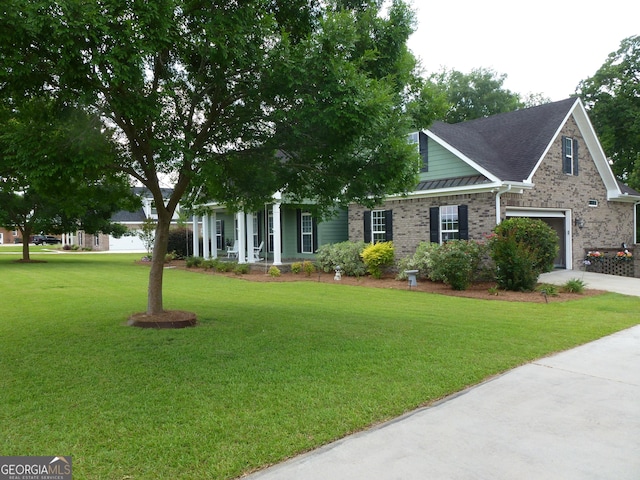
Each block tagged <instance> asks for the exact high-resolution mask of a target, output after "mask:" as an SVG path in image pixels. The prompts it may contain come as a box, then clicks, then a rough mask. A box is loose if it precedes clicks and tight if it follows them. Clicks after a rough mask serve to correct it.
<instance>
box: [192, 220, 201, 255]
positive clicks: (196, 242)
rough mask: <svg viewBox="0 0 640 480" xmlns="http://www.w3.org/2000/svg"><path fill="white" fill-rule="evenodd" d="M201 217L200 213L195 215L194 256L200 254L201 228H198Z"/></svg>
mask: <svg viewBox="0 0 640 480" xmlns="http://www.w3.org/2000/svg"><path fill="white" fill-rule="evenodd" d="M199 221H200V219H199V218H198V215H194V216H193V256H194V257H199V256H200V229H199V228H198V227H199V225H198V222H199Z"/></svg>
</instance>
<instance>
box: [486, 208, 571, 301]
mask: <svg viewBox="0 0 640 480" xmlns="http://www.w3.org/2000/svg"><path fill="white" fill-rule="evenodd" d="M494 233H495V235H494V236H493V237H492V238H491V239H490V243H489V245H490V249H491V258H493V260H494V261H495V263H496V280H497V282H498V285H500V287H502V288H504V289H506V290H514V291H531V290H533V289H534V288H535V286H536V283H537V282H538V277H539V276H540V274H541V273H544V272H550V271H551V270H552V269H553V260H554V259H555V257H556V255H557V253H558V248H559V247H558V235H557V234H556V232H555V231H554V230H553V229H552V228H551V227H550V226H549V225H547V224H546V223H544V222H543V221H542V220H536V219H532V218H525V217H522V218H520V217H518V218H509V219H507V220H504V221H503V222H502V223H501V224H500V225H498V226H497V227H496V228H495V229H494Z"/></svg>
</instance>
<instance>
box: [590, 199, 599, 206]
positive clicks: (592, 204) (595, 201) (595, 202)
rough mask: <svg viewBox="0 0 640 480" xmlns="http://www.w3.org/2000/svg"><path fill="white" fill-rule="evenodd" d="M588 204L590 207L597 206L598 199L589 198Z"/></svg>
mask: <svg viewBox="0 0 640 480" xmlns="http://www.w3.org/2000/svg"><path fill="white" fill-rule="evenodd" d="M589 206H590V207H597V206H598V200H596V199H594V198H592V199H591V200H589Z"/></svg>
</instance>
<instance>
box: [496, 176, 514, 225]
mask: <svg viewBox="0 0 640 480" xmlns="http://www.w3.org/2000/svg"><path fill="white" fill-rule="evenodd" d="M510 190H511V185H507V188H506V189H505V190H500V189H498V191H497V192H496V225H500V206H501V205H500V197H501V196H502V194H503V193H507V192H508V191H510Z"/></svg>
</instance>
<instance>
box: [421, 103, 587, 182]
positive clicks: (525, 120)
mask: <svg viewBox="0 0 640 480" xmlns="http://www.w3.org/2000/svg"><path fill="white" fill-rule="evenodd" d="M576 101H577V99H575V98H569V99H566V100H561V101H559V102H553V103H547V104H544V105H540V106H537V107H531V108H527V109H523V110H516V111H513V112H508V113H501V114H498V115H493V116H491V117H486V118H479V119H477V120H470V121H468V122H462V123H456V124H447V123H443V122H436V123H434V124H433V125H432V126H431V128H430V129H429V130H430V131H431V132H433V133H434V134H435V135H437V136H438V137H440V138H441V139H442V140H444V141H445V142H447V143H448V144H449V145H451V146H452V147H454V148H455V149H457V150H459V151H460V152H461V153H463V154H464V155H465V156H467V157H468V158H469V159H471V160H472V161H474V162H475V163H477V164H478V165H480V166H481V167H483V168H484V169H486V170H487V171H489V172H490V173H492V174H493V175H495V176H496V177H498V178H499V179H500V180H507V181H515V182H521V181H523V180H524V179H526V178H528V177H529V175H530V174H531V172H532V170H533V168H534V167H535V166H536V164H537V162H538V160H539V159H540V158H541V157H542V154H543V153H544V151H545V149H546V148H547V146H548V145H549V143H550V142H551V141H552V140H553V136H554V135H555V133H556V132H557V131H558V129H559V128H560V126H561V125H562V122H563V121H564V119H565V117H566V116H567V114H568V113H569V111H570V110H571V109H572V107H573V105H574V104H575V102H576Z"/></svg>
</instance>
